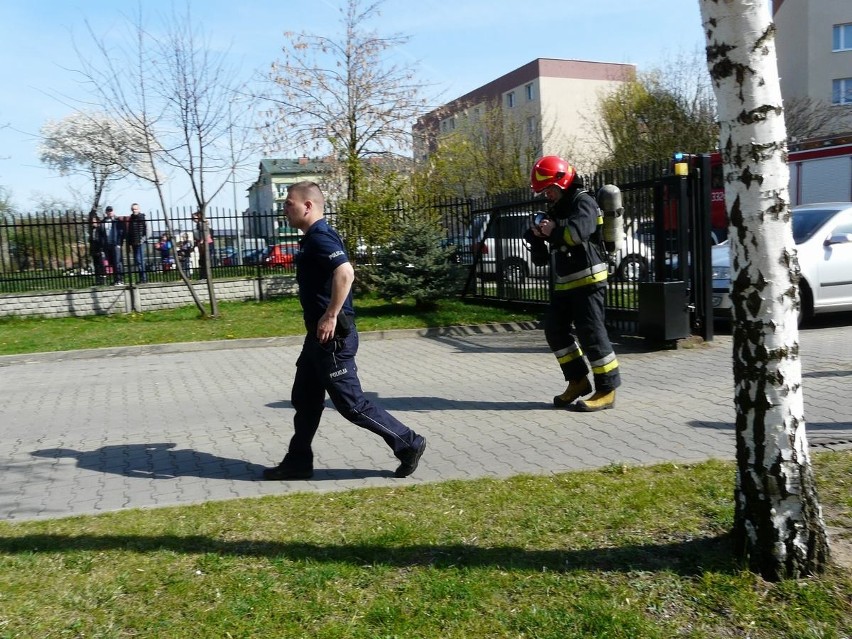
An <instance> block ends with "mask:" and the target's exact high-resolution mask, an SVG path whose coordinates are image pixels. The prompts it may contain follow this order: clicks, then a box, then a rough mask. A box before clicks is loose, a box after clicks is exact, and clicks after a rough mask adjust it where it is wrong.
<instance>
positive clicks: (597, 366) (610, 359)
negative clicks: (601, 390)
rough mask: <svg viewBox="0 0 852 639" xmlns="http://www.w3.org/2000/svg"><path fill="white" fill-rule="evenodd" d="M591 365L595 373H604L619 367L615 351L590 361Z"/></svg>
mask: <svg viewBox="0 0 852 639" xmlns="http://www.w3.org/2000/svg"><path fill="white" fill-rule="evenodd" d="M589 365H590V366H591V368H592V372H593V373H594V374H595V375H603V374H605V373H608V372H610V371H611V370H615V369H616V368H618V360H617V359H616V357H615V353H610V354H609V355H605V356H604V357H601V358H600V359H596V360H595V361H594V362H589Z"/></svg>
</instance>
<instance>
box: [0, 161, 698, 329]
mask: <svg viewBox="0 0 852 639" xmlns="http://www.w3.org/2000/svg"><path fill="white" fill-rule="evenodd" d="M707 168H709V167H707ZM668 173H669V172H668V171H667V167H666V166H663V165H659V164H650V165H647V166H642V167H633V168H629V169H624V170H620V171H607V172H601V173H598V174H595V175H592V176H587V177H586V178H585V179H586V183H587V186H588V188H589V190H590V191H591V192H592V193H596V192H597V191H598V189H599V188H600V187H601V186H603V185H604V184H615V185H617V186H618V187H619V188H620V190H621V195H622V199H623V207H624V213H623V219H622V220H621V221H622V225H623V230H624V233H623V241H622V242H621V245H620V247H619V248H618V250H617V251H615V252H613V253H612V254H611V263H610V279H609V281H610V285H609V289H608V298H607V318H608V322H609V323H610V324H611V325H612V326H613V327H615V328H620V329H629V328H631V327H632V326H635V323H636V320H637V313H638V310H639V287H640V285H641V284H642V283H643V282H660V281H666V280H683V281H685V282H687V290H688V291H689V292H690V295H691V304H692V306H694V307H695V308H696V309H697V312H698V313H699V314H701V317H700V318H699V319H698V322H705V323H706V321H707V318H708V317H710V316H711V315H712V309H708V302H707V300H708V290H709V289H708V287H709V284H708V282H709V257H708V256H707V254H706V251H705V250H704V248H703V247H705V245H707V246H708V247H709V243H710V240H709V223H708V222H706V220H707V219H708V215H709V213H708V211H707V210H706V209H707V207H709V203H708V202H709V192H708V191H707V190H706V189H705V188H704V186H703V183H702V181H701V173H702V172H701V171H696V172H695V175H696V176H698V178H697V179H693V177H694V176H693V177H690V178H689V179H686V178H684V179H680V178H678V177H676V176H672V175H669V174H668ZM704 173H707V174H709V170H705V171H704ZM530 195H531V194H530V191H529V190H528V189H518V190H515V191H510V192H506V193H501V194H498V195H493V196H486V197H481V198H472V199H459V198H446V199H434V200H430V201H426V202H405V201H400V202H398V203H397V204H396V205H394V206H393V207H390V208H389V209H386V210H384V211H382V212H381V214H382V215H384V216H385V217H386V218H387V219H391V220H405V219H406V218H408V217H409V216H414V215H429V216H430V218H432V219H433V220H436V221H437V222H438V223H439V224H440V225H441V227H442V228H443V230H444V232H445V240H444V241H445V242H446V244H447V245H448V246H452V247H453V248H454V261H455V262H456V263H457V264H458V265H459V266H460V267H461V271H462V273H463V275H464V277H462V283H461V285H460V292H461V293H462V295H463V296H464V297H465V298H466V299H478V300H484V301H489V302H506V303H521V304H526V305H530V304H531V305H536V304H542V305H543V304H545V303H547V302H548V301H549V299H550V274H549V269H548V267H546V266H544V267H541V266H536V265H534V264H533V263H532V261H531V259H530V255H529V251H528V250H527V248H526V246H525V245H524V242H523V233H524V231H525V230H526V229H527V228H528V227H529V221H530V218H531V216H532V215H533V214H534V213H536V212H537V211H541V210H544V209H545V208H546V202H545V201H544V200H543V199H541V198H532V197H531V196H530ZM705 200H706V202H705ZM327 212H328V217H329V220H330V222H331V224H333V225H334V226H335V227H336V228H337V229H338V231H340V232H341V235H343V237H344V241H345V242H346V243H347V247H348V248H349V250H350V253H351V257H352V258H353V260H354V261H355V262H356V263H359V262H360V263H362V264H364V263H369V262H370V261H371V260H372V259H373V257H374V255H375V253H376V251H377V249H378V248H380V247H377V246H373V245H371V243H370V239H369V237H365V236H362V234H361V232H360V230H359V229H358V227H357V226H355V225H354V224H352V223H351V221H350V220H349V219H347V217H346V216H345V215H343V214H341V213H339V212H337V211H335V209H334V208H333V207H331V206H330V207H328V209H327ZM191 214H192V211H191V210H190V209H184V210H181V209H175V210H170V211H169V213H168V216H164V215H162V214H161V213H159V212H153V213H150V212H149V213H146V222H147V224H148V236H147V238H146V240H145V242H144V243H143V245H142V247H141V252H142V267H143V268H144V270H145V278H143V277H142V275H141V272H140V267H139V265H137V264H136V263H135V262H134V260H133V259H132V255H133V253H134V252H133V251H132V250H129V249H128V247H126V246H125V247H124V250H123V251H122V265H123V269H124V271H125V275H126V276H125V278H124V281H125V283H126V284H135V283H138V282H140V281H141V280H143V279H147V281H149V282H158V281H169V280H176V279H178V274H177V272H176V271H175V269H174V262H176V261H180V262H181V264H182V266H183V267H184V270H185V271H187V273H188V274H189V276H190V277H192V278H198V277H200V276H201V270H202V266H203V265H202V263H201V259H202V254H201V251H200V250H199V248H198V247H197V246H195V245H196V244H197V242H198V240H199V233H198V232H197V231H198V229H197V228H196V225H195V223H194V221H193V220H192V216H191ZM124 219H126V218H124ZM207 221H208V224H209V227H210V230H211V233H212V252H211V254H212V264H211V266H212V271H213V277H214V278H224V277H233V276H244V277H246V276H247V277H258V278H262V277H264V276H266V275H268V274H270V273H274V272H278V273H280V272H284V273H290V272H292V271H293V259H294V256H295V252H296V248H297V244H296V242H297V239H298V233H297V232H295V231H294V230H293V229H291V228H290V227H289V226H288V225H287V224H286V218H285V217H284V214H283V212H280V211H275V212H271V213H251V214H248V213H240V214H235V213H234V212H232V211H229V210H220V209H208V211H207ZM365 235H366V234H365ZM705 235H707V236H708V237H707V238H705V237H704V236H705ZM169 242H170V243H169ZM184 244H188V245H189V249H190V250H189V251H188V252H181V251H180V250H179V249H180V247H181V245H184ZM692 255H696V256H697V257H696V259H695V260H693V259H692ZM99 259H101V260H102V259H103V258H102V257H101V256H99V255H97V254H96V252H95V251H93V250H92V245H91V233H90V225H89V221H88V215H85V214H83V213H79V212H51V213H43V214H33V215H28V216H22V217H16V218H14V219H6V220H4V221H2V222H0V293H17V292H26V291H40V290H67V289H71V288H82V287H90V286H95V285H97V284H100V283H102V280H104V281H105V283H109V281H110V280H111V279H113V278H114V275H115V274H114V273H111V272H109V268H110V267H109V266H105V267H104V268H106V269H107V272H103V271H101V270H99V268H97V267H98V264H97V260H99ZM710 321H711V323H712V320H710Z"/></svg>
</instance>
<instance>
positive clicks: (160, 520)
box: [0, 451, 852, 639]
mask: <svg viewBox="0 0 852 639" xmlns="http://www.w3.org/2000/svg"><path fill="white" fill-rule="evenodd" d="M815 466H816V474H817V477H818V478H819V481H820V491H821V497H822V500H823V503H824V504H826V506H827V512H829V513H833V514H829V515H828V516H827V519H828V521H829V523H830V524H832V525H834V526H845V527H847V529H848V528H849V527H850V523H851V522H850V519H852V490H850V488H852V479H850V478H852V451H847V452H822V453H819V454H816V455H815ZM732 485H733V465H732V464H729V463H722V462H708V463H702V464H697V465H682V466H676V465H671V464H668V465H662V466H657V467H650V468H623V467H620V466H619V467H613V468H606V469H602V470H599V471H591V472H572V473H566V474H561V475H556V476H547V477H531V476H520V477H516V478H513V479H509V480H489V479H483V480H475V481H451V482H445V483H439V484H430V485H417V486H410V487H405V488H374V489H364V490H354V491H350V492H345V493H332V494H315V493H312V494H296V495H288V496H278V497H264V498H260V499H249V500H235V501H228V502H218V503H207V504H204V505H199V506H189V507H179V508H165V509H155V510H143V511H140V510H137V511H123V512H117V513H111V514H106V515H101V516H94V517H76V518H69V519H62V520H53V521H38V522H24V523H17V524H9V523H0V637H4V638H6V637H116V638H118V637H138V638H141V637H145V638H148V637H150V638H161V637H169V638H173V639H177V638H183V637H187V638H192V639H202V638H211V639H213V638H216V639H219V638H221V637H311V638H328V639H331V638H344V637H345V638H363V639H390V638H393V637H397V638H405V639H409V638H421V637H422V638H430V639H433V638H436V637H442V638H450V637H452V638H458V639H475V638H485V637H488V638H498V637H499V638H503V637H524V638H536V639H566V638H570V637H595V638H600V637H611V638H624V639H628V638H629V639H635V638H641V637H648V638H663V637H706V638H708V639H709V638H714V639H715V638H718V637H750V638H752V639H762V638H765V639H770V638H771V639H776V638H778V637H785V638H801V639H805V638H813V639H816V638H822V639H829V638H835V639H840V638H841V637H849V636H852V599H850V598H852V573H850V572H849V571H848V570H843V569H840V568H832V569H831V570H830V571H829V572H828V573H827V574H825V575H822V576H820V577H818V578H813V579H802V580H795V581H794V580H790V581H786V582H782V583H778V584H772V583H767V582H764V581H763V580H761V579H760V578H759V577H757V576H755V575H754V574H752V573H749V572H747V571H745V570H743V569H742V568H741V567H740V566H738V565H737V564H736V563H735V562H734V561H733V559H732V556H731V546H730V542H729V538H728V531H729V530H730V528H731V521H732V516H733V503H732V496H733V495H732V490H733V489H732Z"/></svg>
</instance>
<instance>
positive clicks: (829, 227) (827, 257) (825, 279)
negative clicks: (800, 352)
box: [713, 202, 852, 324]
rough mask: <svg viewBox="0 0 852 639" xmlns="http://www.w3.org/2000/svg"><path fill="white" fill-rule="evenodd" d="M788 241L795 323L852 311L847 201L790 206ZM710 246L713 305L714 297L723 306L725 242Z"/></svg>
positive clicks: (726, 303)
mask: <svg viewBox="0 0 852 639" xmlns="http://www.w3.org/2000/svg"><path fill="white" fill-rule="evenodd" d="M793 241H794V242H795V244H796V253H797V254H798V258H799V268H800V269H801V272H802V278H801V280H800V282H799V288H800V295H801V304H802V306H801V311H800V312H799V323H800V324H801V323H803V322H807V321H808V320H809V319H810V318H812V317H813V316H814V315H815V314H820V313H830V312H836V311H852V202H824V203H817V204H803V205H801V206H797V207H795V208H794V209H793ZM713 250H714V253H713V263H714V267H713V303H714V308H715V307H716V300H717V298H718V300H719V308H727V309H729V308H730V307H731V302H730V287H731V271H730V261H731V256H730V243H729V242H723V243H722V244H718V245H716V246H715V247H713ZM717 251H718V255H717V253H716V252H717ZM717 259H718V262H719V267H718V269H717V267H716V263H717Z"/></svg>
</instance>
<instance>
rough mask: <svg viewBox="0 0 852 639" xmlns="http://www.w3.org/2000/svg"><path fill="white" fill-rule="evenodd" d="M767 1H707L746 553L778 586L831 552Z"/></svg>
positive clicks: (739, 546) (738, 544)
mask: <svg viewBox="0 0 852 639" xmlns="http://www.w3.org/2000/svg"><path fill="white" fill-rule="evenodd" d="M767 3H768V0H699V5H700V8H701V18H702V23H703V25H704V33H705V36H706V39H707V65H708V68H709V70H710V75H711V78H712V81H713V88H714V91H715V93H716V99H717V101H718V110H719V120H720V141H719V146H720V149H721V152H722V162H723V166H724V175H725V201H726V203H727V207H728V215H729V218H730V234H729V236H730V238H731V239H730V242H731V272H732V278H731V279H732V283H731V298H732V302H733V313H734V323H733V343H734V353H733V368H734V386H735V395H734V404H735V406H736V437H737V474H736V486H735V499H736V512H735V520H734V531H733V537H734V542H735V551H736V552H737V554H738V556H740V557H741V558H743V559H744V560H745V561H747V562H748V565H749V568H750V569H751V570H752V571H754V572H757V573H759V574H760V575H762V576H763V577H764V578H766V579H769V580H773V581H774V580H778V579H784V578H796V577H800V576H803V575H810V574H814V573H818V572H821V571H822V570H823V569H824V568H825V567H826V564H827V563H828V560H829V546H828V539H827V535H826V531H825V524H824V522H823V518H822V509H821V506H820V503H819V499H818V497H817V493H816V487H815V483H814V475H813V469H812V466H811V461H810V457H809V454H808V442H807V437H806V435H805V419H804V407H803V399H802V370H801V362H800V360H799V332H798V328H797V318H798V311H799V286H798V279H799V278H798V274H799V265H798V260H797V258H796V253H795V245H794V243H793V235H792V227H791V223H790V219H791V214H790V203H789V196H788V189H787V185H788V178H789V172H788V168H787V146H786V129H785V126H784V114H783V110H782V106H781V104H782V102H781V90H780V86H779V82H778V69H777V63H776V58H775V26H774V24H773V23H772V22H771V19H770V17H769V8H768V5H767Z"/></svg>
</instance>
